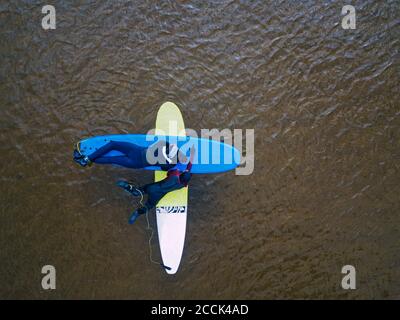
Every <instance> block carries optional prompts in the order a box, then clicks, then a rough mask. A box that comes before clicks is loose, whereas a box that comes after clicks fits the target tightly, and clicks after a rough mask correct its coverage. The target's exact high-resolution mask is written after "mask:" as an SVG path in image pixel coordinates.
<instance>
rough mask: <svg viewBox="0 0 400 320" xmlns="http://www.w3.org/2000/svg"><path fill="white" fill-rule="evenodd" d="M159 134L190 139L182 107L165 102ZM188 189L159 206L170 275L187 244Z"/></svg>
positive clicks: (159, 227)
mask: <svg viewBox="0 0 400 320" xmlns="http://www.w3.org/2000/svg"><path fill="white" fill-rule="evenodd" d="M155 134H156V135H165V136H178V137H179V136H182V137H185V136H186V131H185V124H184V122H183V118H182V114H181V112H180V110H179V108H178V107H177V106H176V105H175V104H174V103H172V102H165V103H164V104H163V105H162V106H161V107H160V109H159V110H158V113H157V120H156V130H155ZM166 176H167V173H166V172H164V171H156V172H155V181H156V182H157V181H160V180H162V179H164V178H165V177H166ZM187 204H188V187H185V188H182V189H180V190H175V191H172V192H170V193H168V194H167V195H165V196H164V197H163V198H162V199H161V200H160V201H159V202H158V204H157V207H156V218H157V231H158V239H159V243H160V251H161V257H162V260H163V264H164V265H165V266H166V267H168V268H170V270H168V269H166V272H167V273H169V274H175V273H176V272H177V270H178V268H179V264H180V261H181V258H182V252H183V247H184V244H185V233H186V218H187Z"/></svg>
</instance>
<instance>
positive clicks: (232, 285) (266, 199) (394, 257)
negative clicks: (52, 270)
mask: <svg viewBox="0 0 400 320" xmlns="http://www.w3.org/2000/svg"><path fill="white" fill-rule="evenodd" d="M52 4H54V6H55V8H56V14H57V15H56V19H57V20H56V23H57V24H56V30H47V31H45V30H43V29H42V27H41V19H42V17H43V16H44V15H43V14H42V13H41V8H42V6H43V5H44V4H43V3H42V1H12V2H11V1H9V2H7V3H6V2H3V3H2V4H0V79H1V81H0V142H1V144H0V150H1V160H0V161H1V166H0V172H1V180H0V181H1V183H0V192H1V193H0V210H1V211H0V212H1V214H0V247H1V249H0V261H1V266H0V298H7V299H10V298H18V299H21V298H24V299H25V298H39V299H50V298H53V299H60V298H74V299H75V298H89V299H92V298H113V299H114V298H127V299H137V298H145V299H154V298H161V299H178V298H180V299H183V298H188V299H195V298H202V299H208V298H211V299H223V298H225V299H239V298H243V299H247V298H249V299H270V298H271V299H275V298H285V299H287V298H340V299H345V298H352V299H359V298H400V271H399V268H400V233H399V231H400V230H399V228H400V227H399V226H400V217H399V214H400V211H399V209H400V205H399V194H400V186H399V182H400V175H399V169H400V167H399V159H400V108H399V101H400V99H399V98H400V90H399V75H400V68H399V58H400V56H399V48H400V44H399V39H400V37H399V36H400V4H399V2H398V1H384V2H383V1H372V0H366V1H352V4H353V5H354V6H355V7H356V10H357V11H356V14H357V27H356V29H355V30H343V29H342V27H341V19H342V16H341V9H342V5H343V3H342V1H238V0H233V1H225V0H218V1H200V0H199V1H179V2H177V1H162V2H161V1H160V2H158V3H157V2H156V1H117V0H114V1H53V2H52ZM167 100H170V101H173V102H175V103H176V104H177V105H178V106H179V107H180V108H181V110H182V113H183V116H184V119H185V123H186V126H187V127H189V128H193V129H195V130H198V131H199V130H200V129H202V128H209V129H211V128H219V129H223V128H229V129H234V128H237V129H246V128H248V129H255V136H256V139H255V170H254V173H253V174H252V175H249V176H236V175H235V174H234V172H228V173H224V174H219V175H212V176H196V177H194V178H193V180H192V183H191V189H190V195H189V203H190V207H189V216H188V226H187V237H186V244H185V250H184V254H183V259H182V263H181V268H180V270H179V272H178V273H177V274H176V275H175V276H169V275H167V274H166V273H165V272H164V271H163V270H161V268H160V267H159V266H157V265H154V264H152V263H151V262H150V261H149V248H148V239H149V235H150V233H149V231H148V230H146V226H147V225H146V220H145V219H142V218H141V219H140V220H138V222H137V223H136V224H135V225H133V226H130V225H128V223H127V219H128V217H129V215H130V213H131V211H132V210H133V209H134V208H135V206H136V205H137V202H135V200H134V199H132V198H130V197H129V195H127V194H126V193H124V192H123V191H121V190H120V189H119V188H117V187H116V186H115V182H116V181H117V180H118V179H121V178H125V179H131V180H133V181H135V182H136V183H138V184H143V183H147V182H149V181H151V180H152V178H153V174H152V173H151V172H141V171H133V170H128V169H120V168H113V167H108V166H94V167H92V168H80V167H79V166H77V165H76V164H75V163H74V162H73V161H72V158H71V155H72V149H73V144H74V142H76V141H77V140H80V139H81V138H84V137H89V136H93V135H101V134H109V133H127V132H129V133H144V132H147V131H148V130H149V129H151V128H153V126H154V123H155V118H156V112H157V110H158V108H159V106H160V105H161V104H162V103H163V102H165V101H167ZM150 222H151V224H152V225H153V226H154V227H155V221H154V216H152V217H151V220H150ZM152 248H153V252H154V258H155V259H159V258H160V255H159V249H158V242H157V239H156V238H155V239H154V240H153V245H152ZM46 264H50V265H54V266H55V267H56V270H57V289H56V290H54V291H44V290H42V289H41V285H40V283H41V279H42V274H41V272H40V271H41V268H42V266H43V265H46ZM347 264H350V265H353V266H355V268H356V270H357V290H350V291H345V290H343V289H342V288H341V285H340V284H341V280H342V277H343V275H342V274H341V269H342V266H344V265H347Z"/></svg>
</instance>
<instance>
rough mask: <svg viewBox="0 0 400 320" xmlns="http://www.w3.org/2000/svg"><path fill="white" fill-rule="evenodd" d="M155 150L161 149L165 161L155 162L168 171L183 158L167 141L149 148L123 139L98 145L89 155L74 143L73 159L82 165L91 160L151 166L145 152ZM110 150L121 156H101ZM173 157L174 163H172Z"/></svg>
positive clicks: (161, 141)
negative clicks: (83, 152) (84, 153)
mask: <svg viewBox="0 0 400 320" xmlns="http://www.w3.org/2000/svg"><path fill="white" fill-rule="evenodd" d="M150 148H151V149H153V150H155V156H158V150H159V149H161V150H162V154H163V157H164V158H165V160H166V162H165V163H159V164H157V165H158V166H160V168H161V170H163V171H168V170H170V169H172V168H173V167H174V166H175V164H176V163H178V164H179V159H185V158H186V157H185V156H184V155H182V154H178V146H177V145H175V144H170V143H169V142H168V141H163V140H160V141H158V142H156V143H154V144H153V145H151V146H150V147H149V148H145V147H141V146H138V145H136V144H134V143H130V142H123V141H110V142H108V143H106V144H105V145H104V146H102V147H100V148H99V149H97V150H96V151H94V152H93V153H92V154H90V155H87V156H85V155H83V154H82V153H81V151H80V144H79V143H78V144H77V145H76V149H75V150H74V161H75V162H77V163H79V164H80V165H81V166H82V167H86V166H90V165H92V163H93V162H95V163H102V164H117V165H120V166H123V167H127V168H133V169H142V168H144V167H148V166H151V164H150V163H149V162H148V161H147V158H146V153H147V150H148V149H150ZM111 151H118V152H120V153H122V155H121V156H114V157H103V156H104V155H106V154H107V153H109V152H111ZM174 159H175V164H174Z"/></svg>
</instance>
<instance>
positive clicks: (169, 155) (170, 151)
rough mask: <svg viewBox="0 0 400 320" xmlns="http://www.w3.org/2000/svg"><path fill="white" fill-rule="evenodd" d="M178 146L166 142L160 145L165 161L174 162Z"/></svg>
mask: <svg viewBox="0 0 400 320" xmlns="http://www.w3.org/2000/svg"><path fill="white" fill-rule="evenodd" d="M178 150H179V149H178V146H177V145H176V144H172V143H167V144H166V145H165V146H163V147H162V154H163V156H164V158H165V160H166V161H167V163H174V162H175V163H176V161H175V160H176V159H175V157H176V155H177V154H178Z"/></svg>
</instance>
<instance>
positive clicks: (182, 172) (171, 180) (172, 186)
mask: <svg viewBox="0 0 400 320" xmlns="http://www.w3.org/2000/svg"><path fill="white" fill-rule="evenodd" d="M194 152H195V149H194V147H192V148H191V150H190V160H189V162H188V164H187V165H185V164H183V163H178V164H177V165H175V166H174V167H173V168H172V169H170V170H168V173H167V177H166V178H165V179H164V180H161V181H158V182H154V183H150V184H146V185H145V186H143V187H139V188H136V187H135V186H133V185H132V184H130V183H129V182H127V181H118V182H117V185H118V186H119V187H121V188H123V189H125V190H126V191H128V192H129V193H131V194H132V195H134V196H142V197H143V195H144V194H147V195H148V198H147V201H146V203H145V204H144V205H143V206H142V207H140V208H139V209H137V210H135V211H134V212H133V214H132V215H131V217H130V218H129V224H132V223H134V222H135V221H136V219H137V218H138V217H139V216H140V215H142V214H145V213H146V212H147V211H148V210H150V209H152V208H154V207H155V206H156V205H157V203H158V201H160V200H161V198H162V197H164V196H165V195H166V194H167V193H168V192H171V191H174V190H178V189H181V188H184V187H186V186H187V185H188V184H189V181H190V179H191V177H192V174H191V173H190V170H191V169H192V163H193V158H194Z"/></svg>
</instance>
